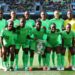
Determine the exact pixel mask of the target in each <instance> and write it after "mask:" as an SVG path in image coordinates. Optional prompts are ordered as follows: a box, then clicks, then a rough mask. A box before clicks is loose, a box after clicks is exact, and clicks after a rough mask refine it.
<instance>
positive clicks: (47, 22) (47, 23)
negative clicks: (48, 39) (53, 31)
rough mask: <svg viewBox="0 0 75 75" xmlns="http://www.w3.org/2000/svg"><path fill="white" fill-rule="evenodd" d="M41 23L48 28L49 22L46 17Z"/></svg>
mask: <svg viewBox="0 0 75 75" xmlns="http://www.w3.org/2000/svg"><path fill="white" fill-rule="evenodd" d="M41 23H42V26H45V27H46V29H49V26H50V22H49V20H48V19H46V20H41Z"/></svg>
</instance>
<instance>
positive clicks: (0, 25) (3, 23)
mask: <svg viewBox="0 0 75 75" xmlns="http://www.w3.org/2000/svg"><path fill="white" fill-rule="evenodd" d="M6 25H7V21H6V20H5V19H2V20H0V32H1V30H2V29H3V28H5V27H6Z"/></svg>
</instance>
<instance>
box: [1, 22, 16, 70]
mask: <svg viewBox="0 0 75 75" xmlns="http://www.w3.org/2000/svg"><path fill="white" fill-rule="evenodd" d="M0 36H1V43H2V46H3V48H4V49H3V50H2V54H3V67H4V71H7V64H8V62H7V56H10V70H13V62H14V50H15V40H16V34H15V33H14V28H13V21H9V23H8V26H7V27H6V28H5V29H3V30H2V31H1V35H0Z"/></svg>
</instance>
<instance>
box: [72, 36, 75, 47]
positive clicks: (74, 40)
mask: <svg viewBox="0 0 75 75" xmlns="http://www.w3.org/2000/svg"><path fill="white" fill-rule="evenodd" d="M72 46H73V47H74V46H75V38H74V37H73V38H72Z"/></svg>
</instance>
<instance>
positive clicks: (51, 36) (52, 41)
mask: <svg viewBox="0 0 75 75" xmlns="http://www.w3.org/2000/svg"><path fill="white" fill-rule="evenodd" d="M59 35H60V32H57V31H56V32H54V33H52V32H51V31H50V30H49V31H48V32H47V46H49V47H56V46H58V45H60V42H59V41H58V38H59Z"/></svg>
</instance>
